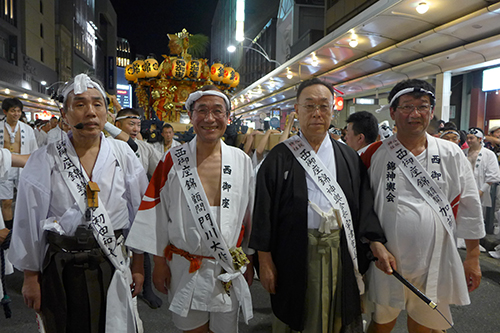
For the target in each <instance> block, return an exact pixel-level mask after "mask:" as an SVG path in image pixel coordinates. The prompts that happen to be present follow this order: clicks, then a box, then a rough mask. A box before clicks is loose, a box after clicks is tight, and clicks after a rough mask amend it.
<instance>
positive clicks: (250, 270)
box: [243, 256, 254, 286]
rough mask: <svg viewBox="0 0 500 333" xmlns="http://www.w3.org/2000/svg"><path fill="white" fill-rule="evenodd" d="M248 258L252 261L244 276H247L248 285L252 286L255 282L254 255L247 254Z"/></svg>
mask: <svg viewBox="0 0 500 333" xmlns="http://www.w3.org/2000/svg"><path fill="white" fill-rule="evenodd" d="M247 257H248V260H249V261H250V263H249V264H248V265H247V270H246V271H245V274H243V276H244V277H245V280H246V281H247V283H248V286H251V285H252V283H253V276H254V271H253V256H247Z"/></svg>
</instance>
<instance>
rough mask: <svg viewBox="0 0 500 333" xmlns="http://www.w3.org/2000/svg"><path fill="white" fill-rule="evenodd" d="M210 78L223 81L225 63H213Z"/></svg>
mask: <svg viewBox="0 0 500 333" xmlns="http://www.w3.org/2000/svg"><path fill="white" fill-rule="evenodd" d="M210 79H211V80H212V81H214V82H221V81H222V79H224V65H222V64H219V63H217V64H213V65H212V67H211V69H210Z"/></svg>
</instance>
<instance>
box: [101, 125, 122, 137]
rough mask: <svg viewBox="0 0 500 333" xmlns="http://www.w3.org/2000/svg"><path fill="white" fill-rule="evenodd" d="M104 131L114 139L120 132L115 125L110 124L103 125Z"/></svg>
mask: <svg viewBox="0 0 500 333" xmlns="http://www.w3.org/2000/svg"><path fill="white" fill-rule="evenodd" d="M104 129H105V130H106V131H107V132H108V133H109V135H111V136H112V137H113V138H116V137H117V136H118V135H119V134H120V133H121V132H122V130H121V129H119V128H118V127H116V126H115V125H113V124H111V123H108V122H107V123H106V124H104Z"/></svg>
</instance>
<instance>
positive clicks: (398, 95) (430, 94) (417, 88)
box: [389, 87, 436, 106]
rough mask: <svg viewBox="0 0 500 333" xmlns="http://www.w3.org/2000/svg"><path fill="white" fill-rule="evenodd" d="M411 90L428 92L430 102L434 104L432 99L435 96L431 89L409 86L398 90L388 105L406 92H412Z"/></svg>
mask: <svg viewBox="0 0 500 333" xmlns="http://www.w3.org/2000/svg"><path fill="white" fill-rule="evenodd" d="M413 92H415V93H425V94H428V95H429V96H430V97H431V104H432V105H434V101H435V99H436V97H435V96H434V93H433V92H432V91H429V90H425V89H423V88H419V87H411V88H405V89H402V90H400V91H398V92H397V93H396V95H394V97H393V98H392V99H391V101H390V103H389V106H392V103H394V102H395V101H396V99H398V98H399V97H401V96H402V95H406V94H409V93H413Z"/></svg>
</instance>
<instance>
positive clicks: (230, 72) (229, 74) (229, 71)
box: [222, 67, 236, 85]
mask: <svg viewBox="0 0 500 333" xmlns="http://www.w3.org/2000/svg"><path fill="white" fill-rule="evenodd" d="M235 73H236V71H235V70H234V69H233V68H231V67H224V78H223V79H222V83H224V84H227V85H231V84H232V83H233V82H234V74H235Z"/></svg>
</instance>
